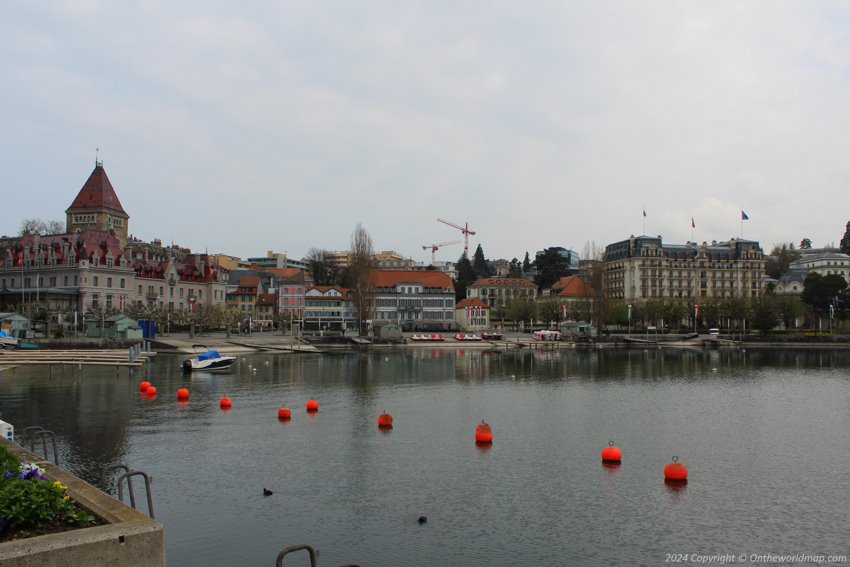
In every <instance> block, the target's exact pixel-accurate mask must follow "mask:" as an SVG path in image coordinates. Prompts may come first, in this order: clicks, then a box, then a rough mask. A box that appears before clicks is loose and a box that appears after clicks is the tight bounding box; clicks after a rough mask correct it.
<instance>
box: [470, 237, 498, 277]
mask: <svg viewBox="0 0 850 567" xmlns="http://www.w3.org/2000/svg"><path fill="white" fill-rule="evenodd" d="M472 268H473V269H474V270H475V275H476V276H478V277H479V278H489V277H490V276H492V275H493V274H491V273H490V266H488V265H487V258H485V257H484V249H483V248H481V245H480V244H479V245H478V248H476V249H475V254H473V255H472Z"/></svg>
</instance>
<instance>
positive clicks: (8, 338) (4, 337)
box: [0, 331, 18, 348]
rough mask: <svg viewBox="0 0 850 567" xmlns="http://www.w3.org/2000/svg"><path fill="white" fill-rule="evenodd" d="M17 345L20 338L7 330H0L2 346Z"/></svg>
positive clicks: (0, 344)
mask: <svg viewBox="0 0 850 567" xmlns="http://www.w3.org/2000/svg"><path fill="white" fill-rule="evenodd" d="M16 346H18V339H16V338H15V337H13V336H12V335H10V334H9V333H7V332H6V331H0V348H15V347H16Z"/></svg>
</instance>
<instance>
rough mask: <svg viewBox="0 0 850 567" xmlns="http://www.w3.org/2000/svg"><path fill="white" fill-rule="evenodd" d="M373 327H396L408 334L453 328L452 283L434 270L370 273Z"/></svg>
mask: <svg viewBox="0 0 850 567" xmlns="http://www.w3.org/2000/svg"><path fill="white" fill-rule="evenodd" d="M372 274H373V277H374V285H375V316H374V322H375V324H376V325H380V324H382V323H397V324H399V325H401V327H402V328H403V329H404V330H409V331H443V330H450V329H454V328H455V310H454V307H455V288H454V283H452V279H451V278H450V277H449V276H448V275H446V274H445V273H443V272H438V271H435V270H415V271H414V270H373V271H372Z"/></svg>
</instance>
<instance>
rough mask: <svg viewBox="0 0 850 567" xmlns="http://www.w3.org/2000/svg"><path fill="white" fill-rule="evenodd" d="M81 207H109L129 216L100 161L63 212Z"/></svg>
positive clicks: (90, 208) (87, 208) (98, 208)
mask: <svg viewBox="0 0 850 567" xmlns="http://www.w3.org/2000/svg"><path fill="white" fill-rule="evenodd" d="M81 209H86V210H92V209H97V210H100V209H110V210H112V211H114V212H117V213H120V214H121V215H123V216H124V217H126V218H129V215H128V214H127V213H126V212H125V211H124V207H122V206H121V201H119V200H118V195H116V194H115V189H113V188H112V183H110V182H109V177H107V176H106V170H105V169H103V164H102V163H98V164H96V165H95V166H94V171H92V172H91V175H89V178H88V180H87V181H86V183H85V185H83V188H82V189H80V192H79V193H78V194H77V198H76V199H74V202H73V203H71V206H70V207H68V210H67V211H65V212H66V213H67V212H68V211H71V210H75V211H76V210H81Z"/></svg>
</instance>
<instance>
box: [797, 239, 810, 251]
mask: <svg viewBox="0 0 850 567" xmlns="http://www.w3.org/2000/svg"><path fill="white" fill-rule="evenodd" d="M811 249H812V240H811V239H810V238H804V239H803V240H801V241H800V250H811Z"/></svg>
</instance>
